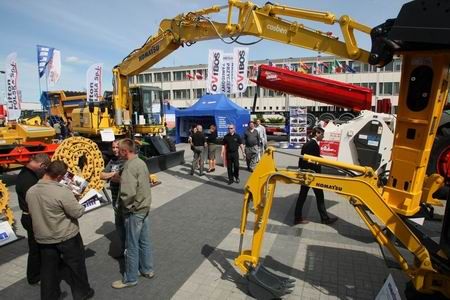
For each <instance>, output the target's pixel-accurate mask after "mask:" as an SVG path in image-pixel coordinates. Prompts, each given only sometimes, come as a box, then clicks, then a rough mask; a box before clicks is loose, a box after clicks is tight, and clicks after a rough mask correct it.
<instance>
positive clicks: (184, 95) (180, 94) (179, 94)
mask: <svg viewBox="0 0 450 300" xmlns="http://www.w3.org/2000/svg"><path fill="white" fill-rule="evenodd" d="M173 99H174V100H180V99H191V91H190V90H173Z"/></svg>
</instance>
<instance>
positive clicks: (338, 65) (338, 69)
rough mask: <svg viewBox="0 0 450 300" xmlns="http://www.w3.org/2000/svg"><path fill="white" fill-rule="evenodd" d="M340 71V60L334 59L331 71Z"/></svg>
mask: <svg viewBox="0 0 450 300" xmlns="http://www.w3.org/2000/svg"><path fill="white" fill-rule="evenodd" d="M341 72H342V65H341V63H340V62H338V61H337V60H336V59H335V60H334V63H333V69H332V73H341Z"/></svg>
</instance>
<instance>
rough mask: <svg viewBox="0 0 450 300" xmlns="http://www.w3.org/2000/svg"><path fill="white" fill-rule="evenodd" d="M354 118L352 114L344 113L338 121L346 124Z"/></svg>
mask: <svg viewBox="0 0 450 300" xmlns="http://www.w3.org/2000/svg"><path fill="white" fill-rule="evenodd" d="M354 118H355V115H354V114H352V113H349V112H346V113H343V114H342V115H340V116H339V121H343V122H348V121H350V120H353V119H354Z"/></svg>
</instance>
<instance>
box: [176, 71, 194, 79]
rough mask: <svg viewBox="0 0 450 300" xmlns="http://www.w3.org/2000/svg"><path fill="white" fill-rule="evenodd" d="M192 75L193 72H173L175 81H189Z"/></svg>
mask: <svg viewBox="0 0 450 300" xmlns="http://www.w3.org/2000/svg"><path fill="white" fill-rule="evenodd" d="M188 74H189V75H190V76H192V75H191V72H189V71H186V70H185V71H175V72H173V81H182V80H189V78H190V77H189V75H188Z"/></svg>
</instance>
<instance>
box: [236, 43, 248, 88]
mask: <svg viewBox="0 0 450 300" xmlns="http://www.w3.org/2000/svg"><path fill="white" fill-rule="evenodd" d="M248 51H249V49H248V48H234V49H233V60H234V62H233V68H234V70H233V75H234V77H233V93H244V92H245V90H246V89H247V85H248V79H247V69H248Z"/></svg>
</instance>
